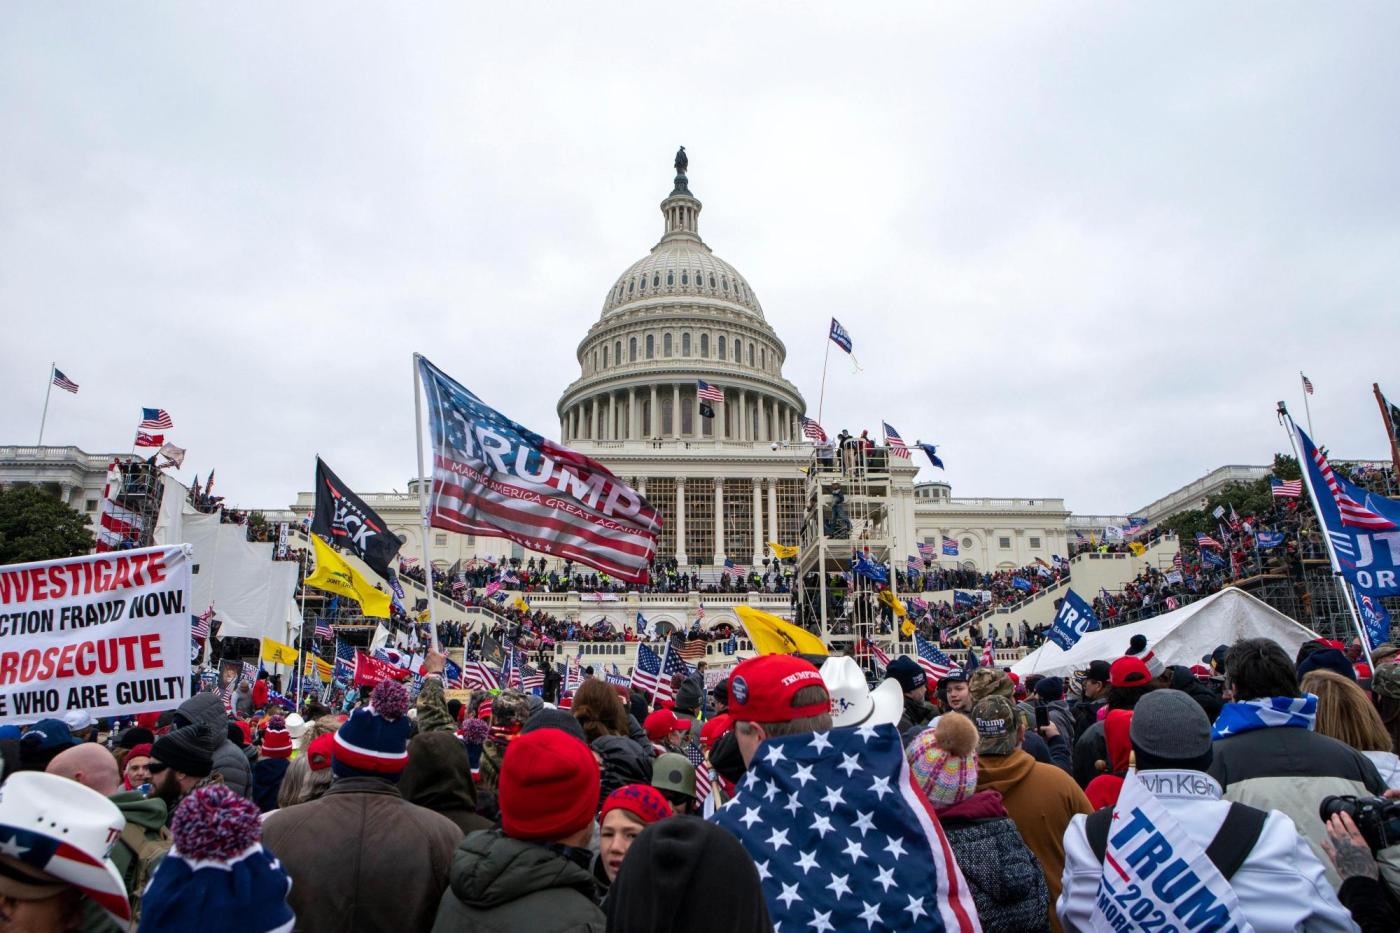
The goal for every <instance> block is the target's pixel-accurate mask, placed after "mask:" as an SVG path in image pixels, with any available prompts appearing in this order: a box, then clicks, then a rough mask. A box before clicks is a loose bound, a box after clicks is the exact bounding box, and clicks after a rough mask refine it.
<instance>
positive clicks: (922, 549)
mask: <svg viewBox="0 0 1400 933" xmlns="http://www.w3.org/2000/svg"><path fill="white" fill-rule="evenodd" d="M918 548H919V556H920V557H922V558H923V559H924V560H933V545H932V544H929V543H928V542H927V541H920V542H919V544H918Z"/></svg>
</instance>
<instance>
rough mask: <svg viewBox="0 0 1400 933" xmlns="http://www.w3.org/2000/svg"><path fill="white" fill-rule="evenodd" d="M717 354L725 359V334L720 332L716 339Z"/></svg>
mask: <svg viewBox="0 0 1400 933" xmlns="http://www.w3.org/2000/svg"><path fill="white" fill-rule="evenodd" d="M715 356H717V357H718V358H719V359H724V334H720V335H719V337H718V338H716V340H715Z"/></svg>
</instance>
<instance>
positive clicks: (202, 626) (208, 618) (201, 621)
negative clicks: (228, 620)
mask: <svg viewBox="0 0 1400 933" xmlns="http://www.w3.org/2000/svg"><path fill="white" fill-rule="evenodd" d="M213 619H214V607H213V606H210V607H209V608H208V609H206V610H204V614H203V615H197V616H195V617H194V622H193V624H191V626H190V637H192V638H194V639H196V640H197V641H200V642H203V641H204V640H205V639H207V638H208V637H209V626H210V625H211V624H212V622H213Z"/></svg>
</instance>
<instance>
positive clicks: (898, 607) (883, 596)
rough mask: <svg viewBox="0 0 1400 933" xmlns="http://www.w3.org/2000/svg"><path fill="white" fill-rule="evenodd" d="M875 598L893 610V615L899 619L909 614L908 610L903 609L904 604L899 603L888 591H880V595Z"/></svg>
mask: <svg viewBox="0 0 1400 933" xmlns="http://www.w3.org/2000/svg"><path fill="white" fill-rule="evenodd" d="M875 598H876V599H878V600H879V601H880V602H882V603H884V604H885V605H886V606H889V607H890V608H891V609H893V610H894V614H895V615H896V616H898V617H899V618H901V619H902V618H904V617H905V616H907V615H908V614H909V610H907V609H905V608H904V603H902V602H900V601H899V599H898V598H896V597H895V595H894V594H893V593H891V592H890V591H889V590H881V591H880V595H878V596H876V597H875Z"/></svg>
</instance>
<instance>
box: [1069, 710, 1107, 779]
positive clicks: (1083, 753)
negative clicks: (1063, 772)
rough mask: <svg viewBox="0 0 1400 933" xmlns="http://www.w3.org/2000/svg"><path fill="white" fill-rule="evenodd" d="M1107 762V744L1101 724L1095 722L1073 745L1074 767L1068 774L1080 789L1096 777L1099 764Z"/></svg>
mask: <svg viewBox="0 0 1400 933" xmlns="http://www.w3.org/2000/svg"><path fill="white" fill-rule="evenodd" d="M1101 761H1108V742H1107V741H1106V740H1105V739H1104V734H1103V723H1102V722H1096V723H1094V724H1093V725H1092V726H1090V727H1089V728H1088V729H1085V730H1084V734H1083V735H1081V736H1080V737H1079V739H1078V740H1077V741H1076V742H1075V743H1074V765H1073V767H1072V768H1071V770H1070V774H1072V775H1073V776H1074V780H1075V782H1076V783H1077V784H1078V785H1079V786H1080V787H1088V786H1089V782H1090V781H1092V780H1093V779H1094V778H1096V777H1098V776H1099V774H1100V772H1099V762H1101Z"/></svg>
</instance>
